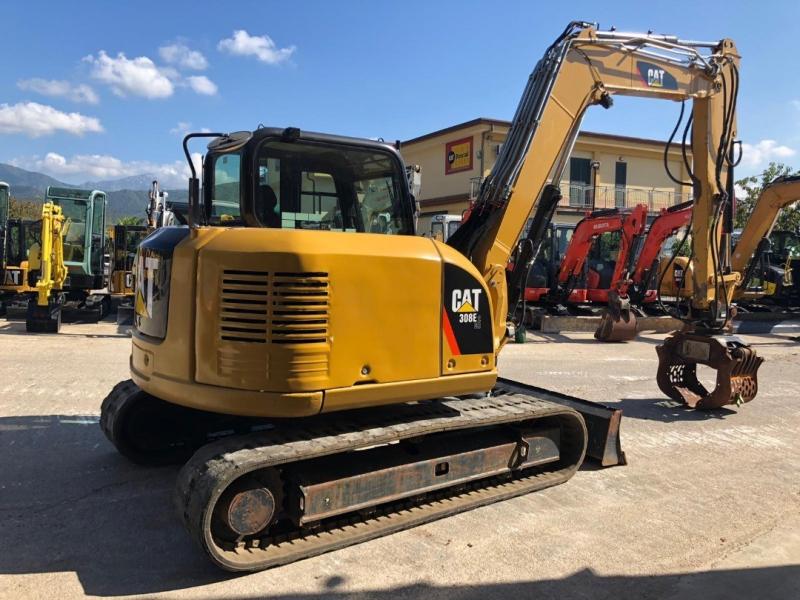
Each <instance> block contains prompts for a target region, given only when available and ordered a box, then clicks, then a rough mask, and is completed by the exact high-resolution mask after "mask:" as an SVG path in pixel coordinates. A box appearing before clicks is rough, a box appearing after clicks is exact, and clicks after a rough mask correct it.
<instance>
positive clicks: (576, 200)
mask: <svg viewBox="0 0 800 600" xmlns="http://www.w3.org/2000/svg"><path fill="white" fill-rule="evenodd" d="M561 195H562V196H563V198H562V199H561V202H559V203H558V206H559V207H560V208H574V209H576V210H598V209H602V208H632V207H634V206H636V205H637V204H644V205H646V206H647V210H649V211H650V212H658V211H660V210H661V209H662V208H668V207H670V206H675V205H676V204H680V203H681V202H685V201H686V200H691V197H692V196H691V194H680V193H676V192H675V191H673V190H665V189H659V188H648V187H643V186H635V187H617V186H615V185H605V184H601V185H597V186H591V185H576V184H574V183H569V182H566V181H562V182H561Z"/></svg>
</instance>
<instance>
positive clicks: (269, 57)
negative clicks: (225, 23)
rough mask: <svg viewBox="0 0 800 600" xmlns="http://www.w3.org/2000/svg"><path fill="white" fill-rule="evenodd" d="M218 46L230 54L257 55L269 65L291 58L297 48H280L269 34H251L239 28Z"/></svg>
mask: <svg viewBox="0 0 800 600" xmlns="http://www.w3.org/2000/svg"><path fill="white" fill-rule="evenodd" d="M217 48H218V49H219V50H221V51H222V52H228V53H230V54H237V55H240V56H255V57H256V58H257V59H258V60H260V61H261V62H263V63H267V64H269V65H278V64H280V63H282V62H285V61H287V60H289V58H290V57H291V56H292V54H294V51H295V50H296V48H295V46H289V47H288V48H278V47H277V46H276V45H275V42H273V41H272V38H271V37H269V36H268V35H261V36H256V35H250V34H249V33H247V32H246V31H245V30H244V29H238V30H236V31H234V32H233V37H230V38H226V39H224V40H221V41H220V42H219V44H217Z"/></svg>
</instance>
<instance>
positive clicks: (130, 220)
mask: <svg viewBox="0 0 800 600" xmlns="http://www.w3.org/2000/svg"><path fill="white" fill-rule="evenodd" d="M117 225H144V219H143V218H142V217H133V216H127V217H120V218H119V219H118V220H117Z"/></svg>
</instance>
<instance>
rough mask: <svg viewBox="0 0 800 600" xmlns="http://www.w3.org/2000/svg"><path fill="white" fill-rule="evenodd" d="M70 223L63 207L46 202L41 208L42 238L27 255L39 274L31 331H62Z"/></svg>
mask: <svg viewBox="0 0 800 600" xmlns="http://www.w3.org/2000/svg"><path fill="white" fill-rule="evenodd" d="M69 226H70V222H69V220H68V219H66V218H65V217H64V214H63V211H62V209H61V206H59V205H57V204H54V203H53V202H45V203H44V205H43V206H42V224H41V235H40V239H39V242H38V243H35V244H33V246H31V249H30V251H29V253H28V266H29V268H30V270H31V271H37V272H38V277H37V279H36V285H35V293H34V294H33V297H32V298H31V299H30V302H29V303H28V314H27V318H26V328H27V330H28V331H32V332H42V333H58V331H59V329H60V328H61V308H62V304H63V295H62V294H59V293H55V294H54V293H53V292H60V291H61V290H62V289H63V288H64V282H65V281H66V280H67V267H66V265H65V263H64V236H66V235H67V232H68V231H69Z"/></svg>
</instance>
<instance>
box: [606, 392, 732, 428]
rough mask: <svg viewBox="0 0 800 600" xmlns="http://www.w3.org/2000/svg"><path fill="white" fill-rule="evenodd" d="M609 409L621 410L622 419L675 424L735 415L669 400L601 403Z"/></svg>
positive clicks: (634, 399) (728, 411)
mask: <svg viewBox="0 0 800 600" xmlns="http://www.w3.org/2000/svg"><path fill="white" fill-rule="evenodd" d="M603 404H605V405H606V406H608V407H610V408H621V409H622V418H623V420H624V419H642V420H645V421H660V422H662V423H676V422H679V421H713V420H717V419H724V418H725V417H728V416H731V415H735V414H736V411H735V410H732V409H730V408H725V407H723V408H717V409H715V410H695V409H693V408H689V407H688V406H686V405H685V404H683V403H682V402H676V401H675V400H670V399H669V398H663V397H662V398H622V399H620V400H619V401H617V402H603Z"/></svg>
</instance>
